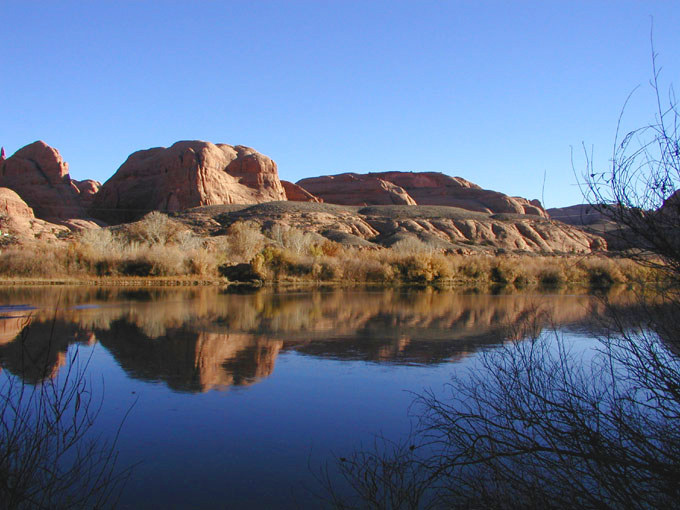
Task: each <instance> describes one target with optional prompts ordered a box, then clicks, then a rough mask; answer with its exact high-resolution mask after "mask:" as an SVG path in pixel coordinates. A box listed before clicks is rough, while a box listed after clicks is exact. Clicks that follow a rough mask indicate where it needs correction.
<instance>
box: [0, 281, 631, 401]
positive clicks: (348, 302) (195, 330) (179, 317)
mask: <svg viewBox="0 0 680 510" xmlns="http://www.w3.org/2000/svg"><path fill="white" fill-rule="evenodd" d="M40 290H42V289H32V290H31V291H27V290H24V291H21V292H23V294H20V295H19V299H22V300H24V301H23V302H26V303H31V304H34V305H37V306H46V305H48V304H50V301H49V300H50V299H54V298H55V296H56V294H55V293H54V291H53V290H52V289H50V290H48V291H46V292H44V293H41V292H39V291H40ZM58 297H59V302H60V303H61V306H60V308H59V309H58V310H57V312H56V315H57V317H58V320H57V321H56V322H54V334H53V335H52V339H51V341H48V340H47V338H48V337H49V336H50V330H51V329H50V328H52V320H51V317H54V316H55V311H54V307H53V306H52V307H50V308H45V309H44V310H42V311H38V312H36V313H34V316H33V319H32V321H33V322H32V325H31V331H30V335H29V336H30V338H31V342H32V345H33V343H34V345H35V346H38V345H40V346H42V347H39V348H37V347H31V349H32V351H31V358H32V359H35V366H36V368H35V369H32V371H31V372H30V376H29V375H27V376H26V377H27V379H28V380H30V381H37V380H39V379H40V375H41V373H44V374H46V376H52V375H54V374H55V373H56V371H57V370H58V369H59V367H60V366H61V365H62V364H63V363H64V360H65V357H64V356H65V353H66V351H67V348H68V346H69V345H70V344H71V343H73V342H92V341H94V338H96V340H97V341H99V342H100V343H101V344H102V345H103V346H104V347H105V348H106V349H107V350H108V351H110V352H111V354H112V355H113V356H114V358H115V359H116V360H117V362H118V363H119V364H120V365H121V366H122V367H123V369H124V370H125V371H126V372H127V373H128V374H129V375H130V376H132V377H136V378H141V379H144V380H149V381H162V382H164V383H165V384H167V385H168V386H169V387H171V388H173V389H175V390H180V391H206V390H209V389H212V388H224V387H229V386H234V385H247V384H251V383H253V382H255V381H257V380H258V379H261V378H263V377H267V376H269V375H270V374H271V373H272V371H273V369H274V363H275V360H276V357H277V355H278V353H279V352H280V351H281V350H295V351H297V352H300V353H303V354H306V355H312V356H321V357H330V358H334V359H347V360H368V361H376V362H392V363H395V362H396V363H439V362H444V361H448V360H452V359H457V358H460V357H461V356H465V355H466V354H468V353H471V352H475V351H477V350H479V349H480V348H482V347H484V346H488V345H492V344H494V343H497V342H499V341H500V340H501V338H503V337H504V336H505V337H507V334H508V333H507V331H506V330H505V327H506V326H507V325H509V324H517V323H520V322H522V321H524V320H525V319H527V318H530V317H538V318H539V319H538V321H537V323H538V324H539V326H542V325H543V326H544V325H548V324H555V325H557V326H565V325H576V324H580V323H583V322H585V321H587V320H589V319H590V318H591V317H593V316H597V315H601V314H602V312H603V305H602V304H601V303H599V302H598V301H596V300H593V299H592V298H590V297H588V296H573V295H572V296H558V295H552V296H536V295H533V296H531V295H522V294H519V295H510V296H488V295H460V294H454V293H450V292H432V291H423V292H413V291H410V292H406V291H399V290H386V291H376V292H365V291H347V290H336V291H332V292H308V293H284V294H276V293H271V292H259V293H255V294H246V295H238V294H224V293H220V292H219V290H218V289H214V288H203V289H183V290H180V291H173V290H164V289H163V290H159V289H157V290H147V289H145V290H142V291H129V290H125V291H121V292H118V291H116V289H106V290H100V289H84V290H83V289H77V290H74V291H66V290H62V289H60V293H59V296H58ZM13 299H17V298H12V296H11V295H9V294H8V293H7V291H4V293H3V292H0V304H4V303H10V304H11V303H17V301H13ZM616 299H618V301H620V303H621V304H625V303H626V301H627V300H628V298H627V297H626V296H625V295H622V296H619V297H617V298H616ZM82 304H95V305H96V304H100V305H101V306H100V307H99V308H87V309H74V308H73V307H74V306H77V305H82ZM7 320H8V319H7ZM1 322H2V321H0V323H1ZM5 324H6V326H5V329H4V330H2V329H0V338H4V339H5V340H4V344H2V345H0V360H2V365H3V367H5V368H7V369H9V370H10V372H12V373H22V371H21V370H22V367H23V366H24V365H25V360H22V358H21V356H22V355H23V354H22V349H21V344H20V342H19V336H17V335H18V334H17V335H15V338H14V340H11V341H10V337H12V335H13V333H14V332H15V330H18V328H19V326H18V325H16V324H13V323H10V322H6V323H5ZM13 328H14V329H13ZM522 334H523V333H522V332H520V333H515V336H521V335H522ZM40 363H42V364H43V365H44V366H46V367H47V370H43V371H42V372H41V371H38V370H37V367H38V365H40ZM22 364H23V365H22ZM24 371H25V370H24Z"/></svg>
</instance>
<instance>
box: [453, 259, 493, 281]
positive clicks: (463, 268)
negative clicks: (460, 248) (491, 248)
mask: <svg viewBox="0 0 680 510" xmlns="http://www.w3.org/2000/svg"><path fill="white" fill-rule="evenodd" d="M489 264H490V262H489V260H488V258H487V257H479V256H478V257H463V258H461V259H460V260H459V261H458V264H457V272H458V273H459V274H460V276H461V277H463V278H465V279H468V278H469V279H473V280H477V279H483V278H485V277H486V275H488V274H490V271H489Z"/></svg>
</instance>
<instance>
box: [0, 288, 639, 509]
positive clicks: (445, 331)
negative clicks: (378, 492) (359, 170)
mask: <svg viewBox="0 0 680 510" xmlns="http://www.w3.org/2000/svg"><path fill="white" fill-rule="evenodd" d="M613 299H614V300H615V301H616V300H619V301H620V303H621V304H622V305H625V303H626V301H627V297H626V295H625V294H621V295H619V296H614V298H613ZM602 307H603V305H602V303H601V302H600V301H599V300H598V299H597V298H594V297H592V296H587V295H578V294H574V295H571V294H509V295H502V294H501V295H479V294H469V295H465V294H459V293H455V292H451V291H433V290H399V289H388V290H384V289H383V290H341V289H332V290H314V291H285V292H283V291H282V292H277V291H273V290H261V291H257V292H250V293H233V292H226V291H223V290H221V289H218V288H213V287H207V288H204V287H193V288H180V289H168V288H135V289H127V288H94V287H73V288H72V287H45V288H38V287H31V288H19V287H17V288H5V289H0V314H1V315H2V318H1V320H0V364H1V367H2V373H1V374H0V375H1V376H2V377H3V379H7V378H9V379H11V378H19V377H20V378H22V380H23V381H24V382H26V383H28V384H30V385H34V384H40V383H41V381H44V380H47V379H54V378H58V377H59V376H60V374H61V373H63V372H64V371H65V370H67V369H68V367H69V364H70V363H71V362H72V360H73V359H74V355H75V353H76V352H77V353H78V359H79V360H80V362H81V363H82V360H89V362H88V364H87V373H88V376H89V377H90V381H91V385H92V387H93V388H94V389H93V391H94V392H95V393H96V395H97V398H100V399H101V401H102V403H103V406H102V410H101V412H100V414H99V416H98V417H97V421H96V423H95V429H96V431H97V433H101V435H102V436H103V437H107V436H108V437H110V436H112V435H113V434H114V433H115V431H116V429H117V427H118V425H119V424H120V423H121V420H122V419H123V417H124V416H125V415H126V413H128V411H129V413H128V414H127V418H126V419H125V421H124V422H123V425H122V428H121V431H120V436H119V438H118V442H117V449H118V452H119V457H118V465H119V466H134V468H133V471H132V476H131V478H130V480H129V481H128V483H127V485H126V487H125V490H124V492H123V493H122V496H121V499H120V504H119V506H120V507H121V508H307V507H315V506H319V505H320V504H321V502H320V501H319V500H318V499H316V498H317V495H318V493H319V492H323V491H321V489H320V486H319V484H318V483H317V481H316V479H315V477H316V476H317V475H318V473H319V471H320V470H321V469H323V466H325V465H326V464H327V463H330V465H331V467H332V463H333V458H334V455H342V454H343V452H347V451H351V450H352V449H354V448H357V447H358V446H360V445H362V444H363V445H366V444H370V443H371V442H372V441H373V439H374V438H375V437H376V435H377V434H381V435H384V436H386V437H388V438H398V437H400V436H402V435H404V434H406V433H407V432H408V430H409V428H410V427H411V425H412V417H410V416H409V409H410V408H409V405H410V403H411V402H412V401H413V398H414V393H419V392H422V391H424V390H426V389H431V390H432V391H434V392H435V393H436V392H440V391H442V389H443V387H444V385H445V384H446V383H447V381H448V380H449V379H450V377H451V375H452V373H454V372H457V371H463V370H468V369H474V364H475V361H476V359H477V358H478V357H479V355H480V353H482V352H484V351H485V350H489V349H494V348H496V347H497V346H499V345H500V344H501V343H502V342H505V341H507V340H508V339H511V338H514V339H520V338H522V337H524V336H526V335H527V334H528V331H527V328H526V327H525V326H521V325H526V324H528V323H531V324H534V327H535V326H536V325H537V326H538V328H539V329H541V328H552V329H555V330H556V331H558V332H559V333H560V334H562V335H564V336H566V337H569V338H573V339H575V340H578V341H583V342H586V343H587V342H589V341H590V339H591V338H592V335H593V331H595V330H596V329H597V326H598V325H597V317H598V316H600V315H601V314H602ZM22 338H23V339H24V341H22ZM331 471H332V470H331Z"/></svg>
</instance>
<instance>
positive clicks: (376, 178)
mask: <svg viewBox="0 0 680 510" xmlns="http://www.w3.org/2000/svg"><path fill="white" fill-rule="evenodd" d="M297 184H298V185H299V186H302V187H303V188H304V189H306V190H307V191H308V192H309V193H311V194H313V195H315V196H317V197H319V198H321V199H323V201H324V202H327V203H331V204H341V205H439V206H450V207H458V208H460V209H465V210H468V211H475V212H485V213H511V214H528V215H533V216H541V217H543V218H547V217H548V214H547V213H546V211H545V209H543V207H542V206H541V204H540V202H539V201H538V200H532V201H531V202H530V201H529V200H527V199H525V198H520V197H509V196H507V195H504V194H503V193H499V192H497V191H491V190H485V189H482V188H480V187H479V186H477V185H476V184H473V183H471V182H470V181H467V180H465V179H463V178H461V177H450V176H448V175H444V174H442V173H438V172H380V173H368V174H356V173H345V174H339V175H327V176H322V177H310V178H308V179H302V180H300V181H298V182H297Z"/></svg>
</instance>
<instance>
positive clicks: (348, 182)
mask: <svg viewBox="0 0 680 510" xmlns="http://www.w3.org/2000/svg"><path fill="white" fill-rule="evenodd" d="M377 175H378V174H354V173H348V174H339V175H328V176H324V177H310V178H309V179H302V180H301V181H298V182H297V184H298V186H301V187H302V188H304V189H305V190H306V191H308V192H309V193H311V194H312V195H314V196H316V197H319V198H320V199H322V200H323V201H324V202H327V203H329V204H341V205H416V202H415V200H413V198H411V197H410V196H409V194H408V193H407V192H406V190H404V189H403V188H402V187H400V186H398V185H395V184H394V183H392V182H390V181H389V180H384V179H381V178H379V177H376V176H377Z"/></svg>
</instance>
